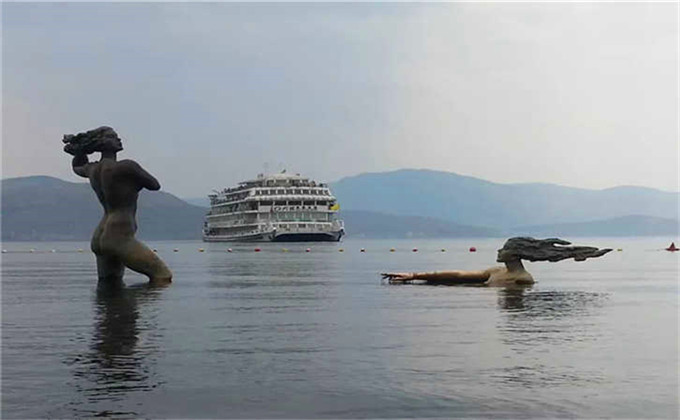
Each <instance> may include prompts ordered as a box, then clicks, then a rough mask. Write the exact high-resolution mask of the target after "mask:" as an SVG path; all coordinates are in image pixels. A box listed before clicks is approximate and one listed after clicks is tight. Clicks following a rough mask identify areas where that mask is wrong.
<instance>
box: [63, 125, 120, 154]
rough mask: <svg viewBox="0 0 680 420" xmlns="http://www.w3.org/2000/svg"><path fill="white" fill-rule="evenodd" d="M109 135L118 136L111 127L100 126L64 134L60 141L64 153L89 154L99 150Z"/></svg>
mask: <svg viewBox="0 0 680 420" xmlns="http://www.w3.org/2000/svg"><path fill="white" fill-rule="evenodd" d="M111 137H118V133H116V131H115V130H114V129H113V128H111V127H107V126H101V127H98V128H95V129H93V130H89V131H84V132H82V133H78V134H65V135H64V139H63V140H62V141H63V142H64V143H65V146H64V151H65V152H66V153H69V154H72V155H76V154H90V153H94V152H101V151H102V150H101V145H102V143H103V142H102V141H103V140H104V139H108V138H111Z"/></svg>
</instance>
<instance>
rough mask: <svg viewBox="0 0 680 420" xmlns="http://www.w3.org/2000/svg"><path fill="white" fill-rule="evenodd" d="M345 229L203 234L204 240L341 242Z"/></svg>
mask: <svg viewBox="0 0 680 420" xmlns="http://www.w3.org/2000/svg"><path fill="white" fill-rule="evenodd" d="M343 235H344V231H342V230H341V231H337V232H295V233H280V234H276V233H273V232H272V233H261V234H255V235H247V236H231V237H229V236H208V235H204V236H203V241H204V242H339V241H340V240H341V239H342V236H343Z"/></svg>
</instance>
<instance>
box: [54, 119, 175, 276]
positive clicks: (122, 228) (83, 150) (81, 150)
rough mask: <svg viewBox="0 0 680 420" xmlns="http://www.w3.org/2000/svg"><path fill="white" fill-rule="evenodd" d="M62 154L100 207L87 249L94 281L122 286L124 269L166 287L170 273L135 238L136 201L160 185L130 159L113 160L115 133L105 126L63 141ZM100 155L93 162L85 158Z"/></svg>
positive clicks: (117, 142)
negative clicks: (93, 266)
mask: <svg viewBox="0 0 680 420" xmlns="http://www.w3.org/2000/svg"><path fill="white" fill-rule="evenodd" d="M63 141H64V143H65V144H66V145H65V146H64V151H65V152H66V153H69V154H71V155H73V162H72V165H73V172H75V173H76V174H77V175H79V176H82V177H84V178H88V179H89V180H90V185H91V186H92V189H93V190H94V192H95V193H96V194H97V198H98V199H99V202H100V203H101V205H102V207H103V208H104V216H103V217H102V219H101V221H100V222H99V225H98V226H97V228H96V229H95V230H94V233H93V235H92V241H91V243H90V247H91V249H92V252H94V254H95V255H96V257H97V273H98V277H99V281H100V282H107V283H118V282H122V279H123V272H124V271H125V267H128V268H130V269H131V270H133V271H136V272H138V273H141V274H144V275H146V276H148V277H149V281H150V283H153V284H167V283H169V282H170V281H171V279H172V272H170V270H169V269H168V267H167V266H166V265H165V263H164V262H163V261H162V260H161V259H160V258H158V256H157V255H156V254H155V253H154V252H153V251H151V250H150V249H149V248H148V247H147V246H146V245H144V244H143V243H141V242H139V241H138V240H137V239H135V232H136V231H137V221H136V217H135V214H136V212H137V197H138V195H139V191H140V190H141V189H142V188H146V189H149V190H152V191H156V190H159V189H160V187H161V186H160V184H159V183H158V181H157V180H156V178H154V177H153V176H151V174H149V173H148V172H146V171H145V170H144V169H143V168H142V167H141V166H140V165H139V164H138V163H137V162H135V161H133V160H128V159H126V160H121V161H118V160H116V154H117V153H118V152H120V151H121V150H123V145H122V143H121V140H120V138H119V137H118V134H116V132H115V131H114V130H113V129H112V128H110V127H99V128H96V129H94V130H90V131H87V132H84V133H79V134H76V135H66V136H64V140H63ZM94 152H100V153H101V160H100V161H99V162H89V161H88V158H87V155H88V154H90V153H94Z"/></svg>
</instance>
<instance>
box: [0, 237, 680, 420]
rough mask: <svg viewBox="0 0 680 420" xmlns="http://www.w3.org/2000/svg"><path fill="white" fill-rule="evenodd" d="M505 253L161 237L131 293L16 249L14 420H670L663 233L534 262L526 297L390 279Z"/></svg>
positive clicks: (667, 269) (673, 324)
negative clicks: (159, 271) (156, 261)
mask: <svg viewBox="0 0 680 420" xmlns="http://www.w3.org/2000/svg"><path fill="white" fill-rule="evenodd" d="M671 239H675V238H671ZM502 242H503V241H502V240H459V241H451V240H449V241H432V240H430V241H426V240H420V241H415V240H414V241H403V240H402V241H368V240H366V241H364V240H347V241H345V242H344V243H341V244H285V245H282V244H264V245H259V246H261V247H262V252H260V253H255V252H253V251H252V250H253V248H254V247H255V245H233V244H231V245H228V244H203V243H200V242H164V243H150V245H151V246H152V247H156V248H157V249H158V252H159V254H160V255H161V256H162V258H163V259H165V261H166V262H167V263H168V265H169V266H170V267H171V268H172V270H173V271H174V273H175V282H174V283H173V284H172V286H170V287H169V288H166V289H148V288H145V287H139V286H140V285H142V284H143V283H144V281H145V280H144V278H142V277H140V276H139V275H136V274H134V273H131V272H128V273H127V275H126V283H127V284H128V286H130V287H128V288H127V289H125V290H124V291H122V292H120V293H110V292H98V291H97V288H96V269H95V265H94V258H93V256H92V255H91V254H90V253H89V252H88V251H87V249H88V247H87V244H85V243H55V244H46V243H4V244H3V248H4V249H6V250H7V251H8V252H7V253H5V254H3V255H2V417H3V418H43V417H74V416H82V417H84V416H95V415H100V416H111V417H147V418H149V417H180V418H228V417H239V418H248V417H250V418H272V417H287V418H293V417H294V418H330V417H333V418H343V417H344V418H357V417H361V418H366V417H383V418H386V417H485V418H489V417H496V418H506V417H513V418H529V417H534V418H546V417H587V418H593V417H610V418H611V417H615V418H622V417H628V418H676V417H677V416H678V261H679V257H680V255H679V254H680V253H675V254H673V253H670V252H665V251H660V250H659V249H660V248H663V247H665V246H667V245H668V243H667V242H670V239H669V238H649V239H613V238H600V239H587V240H580V241H579V244H586V245H589V244H590V245H596V246H601V247H605V246H608V247H612V248H623V251H622V252H612V253H610V254H608V255H606V256H605V257H603V258H601V259H597V260H589V261H587V262H584V263H576V262H573V261H563V262H560V263H547V262H544V263H534V264H527V266H528V267H527V268H528V269H529V270H530V271H531V272H532V274H533V275H534V277H535V278H536V279H537V280H538V283H537V284H536V285H534V286H533V287H532V288H528V289H518V290H507V289H491V288H473V287H434V286H413V285H407V286H389V285H384V284H381V282H380V279H379V276H378V273H379V272H381V271H385V270H391V271H414V270H418V271H421V270H423V271H424V270H443V269H447V268H448V269H480V268H485V267H487V266H489V265H492V264H493V262H494V260H495V250H496V249H497V248H499V247H500V246H501V245H502ZM472 245H474V246H476V247H477V249H478V252H476V253H469V252H468V251H467V249H468V247H469V246H472ZM229 246H231V247H232V248H233V249H234V252H232V253H227V252H225V250H226V249H227V248H228V247H229ZM283 246H285V247H286V248H288V252H284V251H283V250H282V247H283ZM308 246H309V247H311V252H305V248H306V247H308ZM200 247H205V249H206V252H203V253H201V252H198V251H197V250H198V248H200ZM362 247H364V248H366V252H365V253H360V252H359V249H360V248H362ZM390 247H395V248H397V250H396V252H394V253H390V252H389V248H390ZM413 247H418V249H419V251H418V252H412V251H411V249H412V248H413ZM31 248H35V249H36V252H33V253H30V252H28V250H29V249H31ZM77 248H84V249H85V250H86V252H83V253H79V252H76V251H75V250H76V249H77ZM174 248H177V249H178V250H179V251H178V252H173V249H174ZM339 248H344V250H345V252H338V249H339ZM442 248H444V249H446V252H441V249H442ZM51 249H55V250H56V252H50V250H51Z"/></svg>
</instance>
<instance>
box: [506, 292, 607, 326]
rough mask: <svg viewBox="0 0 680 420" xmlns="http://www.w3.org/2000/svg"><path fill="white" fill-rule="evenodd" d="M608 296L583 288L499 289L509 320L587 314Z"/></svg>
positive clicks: (599, 305) (600, 304)
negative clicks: (576, 289) (569, 289)
mask: <svg viewBox="0 0 680 420" xmlns="http://www.w3.org/2000/svg"><path fill="white" fill-rule="evenodd" d="M606 297H607V295H606V294H603V293H594V292H582V291H573V290H571V291H565V290H549V291H533V290H532V287H531V286H528V287H519V286H518V287H508V288H503V289H498V306H499V308H500V309H501V310H502V311H503V312H505V313H507V315H508V317H509V319H511V320H518V319H526V318H562V317H574V316H586V315H588V314H591V313H592V312H593V310H595V309H597V308H599V307H601V306H602V303H603V302H604V299H606Z"/></svg>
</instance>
